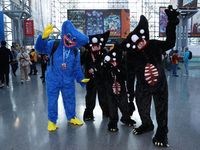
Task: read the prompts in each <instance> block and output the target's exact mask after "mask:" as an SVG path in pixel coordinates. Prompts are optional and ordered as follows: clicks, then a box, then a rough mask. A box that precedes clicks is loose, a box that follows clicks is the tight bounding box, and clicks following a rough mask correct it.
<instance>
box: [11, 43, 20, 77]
mask: <svg viewBox="0 0 200 150" xmlns="http://www.w3.org/2000/svg"><path fill="white" fill-rule="evenodd" d="M11 53H12V56H13V62H12V64H11V68H12V72H13V74H14V76H16V71H17V69H18V61H17V54H18V53H17V51H16V50H15V47H14V46H11Z"/></svg>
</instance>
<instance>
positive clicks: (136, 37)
mask: <svg viewBox="0 0 200 150" xmlns="http://www.w3.org/2000/svg"><path fill="white" fill-rule="evenodd" d="M138 39H139V37H138V36H137V35H136V34H133V35H132V36H131V40H132V41H133V42H136V41H137V40H138Z"/></svg>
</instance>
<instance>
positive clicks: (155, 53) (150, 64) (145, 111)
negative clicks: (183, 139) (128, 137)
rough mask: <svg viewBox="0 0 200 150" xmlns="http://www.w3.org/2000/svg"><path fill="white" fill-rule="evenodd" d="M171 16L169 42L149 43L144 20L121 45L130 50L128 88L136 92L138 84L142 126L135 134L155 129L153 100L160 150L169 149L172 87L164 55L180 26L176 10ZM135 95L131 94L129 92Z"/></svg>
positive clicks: (168, 29) (137, 94) (168, 32)
mask: <svg viewBox="0 0 200 150" xmlns="http://www.w3.org/2000/svg"><path fill="white" fill-rule="evenodd" d="M165 12H166V14H167V16H168V25H167V28H166V36H167V38H166V41H158V40H149V31H148V21H147V20H146V18H145V17H144V16H141V17H140V22H139V24H138V26H137V27H136V28H135V30H134V31H132V32H131V33H130V34H129V35H128V36H127V38H126V39H125V40H124V41H123V42H122V43H121V44H120V47H121V48H123V49H124V50H125V49H126V50H127V62H128V64H127V70H128V83H129V85H128V88H129V90H130V91H133V89H134V79H135V76H136V78H137V83H136V104H137V107H138V111H139V114H140V117H141V120H142V125H141V126H140V127H139V128H135V129H134V130H133V131H134V133H135V134H142V133H144V132H147V131H151V130H153V128H154V125H153V123H152V120H151V117H150V109H151V108H150V107H151V100H152V97H153V100H154V103H155V109H156V119H157V123H158V128H157V131H156V134H155V137H154V138H153V143H154V144H155V145H157V146H165V147H166V146H168V139H167V133H168V125H167V124H168V85H167V80H166V76H165V72H164V68H163V64H162V60H161V55H162V54H163V53H164V52H165V51H167V50H169V49H171V48H173V47H174V45H175V40H176V33H175V30H176V25H177V24H178V23H179V19H178V18H177V16H178V15H179V13H178V12H176V10H174V9H172V6H169V7H168V9H166V10H165ZM129 93H131V92H129Z"/></svg>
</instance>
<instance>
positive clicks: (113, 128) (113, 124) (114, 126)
mask: <svg viewBox="0 0 200 150" xmlns="http://www.w3.org/2000/svg"><path fill="white" fill-rule="evenodd" d="M108 130H109V131H112V132H116V131H118V130H119V129H118V127H117V122H112V121H110V122H109V124H108Z"/></svg>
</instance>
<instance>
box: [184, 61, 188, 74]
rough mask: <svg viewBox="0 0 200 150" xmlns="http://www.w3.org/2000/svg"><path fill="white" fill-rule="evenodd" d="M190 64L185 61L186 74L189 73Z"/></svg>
mask: <svg viewBox="0 0 200 150" xmlns="http://www.w3.org/2000/svg"><path fill="white" fill-rule="evenodd" d="M188 65H189V62H184V66H185V71H186V75H189V68H188Z"/></svg>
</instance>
